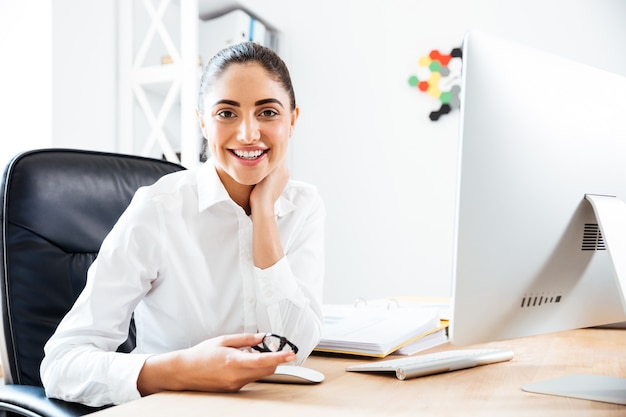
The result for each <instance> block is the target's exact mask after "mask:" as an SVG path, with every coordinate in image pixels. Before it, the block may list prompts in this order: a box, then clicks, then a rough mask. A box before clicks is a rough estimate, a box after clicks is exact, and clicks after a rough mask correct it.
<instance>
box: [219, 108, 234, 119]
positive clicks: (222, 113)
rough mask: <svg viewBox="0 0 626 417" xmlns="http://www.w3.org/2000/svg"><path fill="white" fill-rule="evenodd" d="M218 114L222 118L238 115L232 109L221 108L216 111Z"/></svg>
mask: <svg viewBox="0 0 626 417" xmlns="http://www.w3.org/2000/svg"><path fill="white" fill-rule="evenodd" d="M216 116H217V117H219V118H221V119H232V118H233V117H236V114H235V113H234V112H232V111H230V110H220V111H218V112H217V113H216Z"/></svg>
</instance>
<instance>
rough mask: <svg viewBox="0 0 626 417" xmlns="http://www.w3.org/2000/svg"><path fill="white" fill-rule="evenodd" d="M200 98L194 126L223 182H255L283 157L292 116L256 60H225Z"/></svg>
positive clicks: (279, 88) (285, 98)
mask: <svg viewBox="0 0 626 417" xmlns="http://www.w3.org/2000/svg"><path fill="white" fill-rule="evenodd" d="M204 100H205V101H204V108H205V111H204V114H201V115H199V118H200V126H201V128H202V132H203V134H204V136H205V138H206V139H207V141H208V148H209V151H210V152H211V155H212V156H213V158H214V159H215V162H216V167H217V171H218V174H219V175H220V178H221V179H222V182H224V185H225V186H226V187H227V189H228V187H229V185H230V184H231V180H234V181H235V182H237V183H239V184H241V185H247V186H252V185H255V184H258V183H259V182H261V181H262V180H263V179H264V178H265V177H266V176H267V175H268V174H269V173H270V172H272V171H273V170H274V169H275V168H276V167H277V166H278V164H279V163H280V162H281V161H282V160H283V159H284V158H285V157H286V153H287V144H288V142H289V138H290V137H291V134H292V133H293V129H294V126H295V122H296V119H297V118H298V109H295V110H291V109H290V106H289V103H290V101H289V95H288V93H287V91H286V90H285V89H284V88H283V87H282V86H281V85H280V84H279V83H278V82H276V81H274V80H273V79H272V78H271V77H270V76H269V74H268V72H267V71H266V70H265V69H264V68H263V67H262V66H260V65H259V64H256V63H249V64H231V65H230V66H229V67H228V69H227V70H226V71H225V72H224V73H223V74H222V75H221V77H220V78H218V79H217V80H216V81H215V83H214V85H213V86H212V87H211V88H210V90H209V91H208V92H207V94H206V95H205V97H204ZM224 174H226V177H225V175H224Z"/></svg>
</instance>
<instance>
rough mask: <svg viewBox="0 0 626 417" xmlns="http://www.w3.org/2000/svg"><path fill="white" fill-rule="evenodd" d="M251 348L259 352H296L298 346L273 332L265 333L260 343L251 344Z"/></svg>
mask: <svg viewBox="0 0 626 417" xmlns="http://www.w3.org/2000/svg"><path fill="white" fill-rule="evenodd" d="M252 349H254V350H258V351H259V352H280V351H285V352H293V353H298V346H296V345H294V344H293V343H291V342H290V341H289V340H287V338H286V337H284V336H279V335H277V334H274V333H266V334H265V336H263V340H262V341H261V343H259V344H258V345H256V346H252Z"/></svg>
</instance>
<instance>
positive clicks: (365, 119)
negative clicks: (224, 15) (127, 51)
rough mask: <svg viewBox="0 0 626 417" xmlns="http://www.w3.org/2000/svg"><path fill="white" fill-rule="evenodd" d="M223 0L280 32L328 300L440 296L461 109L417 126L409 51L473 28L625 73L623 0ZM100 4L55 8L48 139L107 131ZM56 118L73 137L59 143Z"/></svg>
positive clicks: (418, 97)
mask: <svg viewBox="0 0 626 417" xmlns="http://www.w3.org/2000/svg"><path fill="white" fill-rule="evenodd" d="M215 1H216V0H209V1H205V0H202V3H203V4H205V5H208V6H206V7H209V8H211V7H214V6H213V4H215ZM233 2H234V3H238V4H242V5H244V6H246V7H247V8H248V9H249V10H251V11H253V12H255V13H256V14H258V15H260V16H261V17H264V18H265V19H267V20H269V21H270V22H271V23H272V24H274V25H276V26H277V27H278V28H279V29H282V30H283V32H284V33H285V37H284V45H283V49H282V50H283V51H284V58H285V60H286V61H287V62H288V64H289V65H290V68H291V72H292V77H293V79H294V83H295V87H296V96H297V99H298V101H299V105H300V106H301V110H302V112H301V115H302V116H301V119H300V121H299V125H298V127H297V129H296V134H295V135H294V139H293V141H294V142H293V152H292V157H293V158H292V165H293V173H294V176H295V177H297V178H299V179H303V180H307V181H310V182H312V183H315V184H317V185H318V187H319V189H320V191H321V193H322V195H323V197H324V199H325V201H326V205H327V210H328V225H327V278H326V289H325V298H326V301H327V302H350V301H351V300H353V299H354V298H356V297H381V296H393V295H398V294H411V295H448V294H449V292H450V278H451V253H452V220H453V196H454V187H455V175H456V156H457V155H456V153H457V142H456V141H457V130H458V117H457V115H458V113H455V114H451V115H449V116H446V117H444V118H443V119H441V120H440V121H439V122H436V123H433V122H430V121H429V120H428V117H427V116H428V113H429V112H430V111H431V110H432V109H434V108H435V107H436V103H435V102H433V100H432V99H430V98H429V97H427V96H426V95H424V94H421V93H418V92H417V91H415V90H413V89H411V88H409V86H408V83H407V79H408V77H409V76H410V75H411V74H413V73H414V71H415V68H416V65H417V64H416V60H417V59H418V58H419V57H420V56H422V55H424V54H426V53H428V52H429V51H430V50H431V49H433V48H437V49H440V50H441V51H442V52H446V51H449V50H450V49H451V48H453V47H456V46H459V45H460V43H461V40H462V38H463V34H464V33H465V32H466V30H467V29H470V28H474V29H482V30H486V31H490V32H493V33H496V34H499V35H502V36H505V37H508V38H510V39H512V40H517V41H523V42H525V43H528V44H530V45H531V46H536V47H540V48H542V49H545V50H547V51H550V52H553V53H557V54H560V55H563V56H567V57H570V58H574V59H576V60H579V61H582V62H585V63H588V64H592V65H595V66H598V67H601V68H605V69H608V70H611V71H614V72H617V73H620V74H623V75H626V57H625V56H624V54H622V53H621V51H622V50H623V40H624V39H626V25H624V24H623V21H624V17H626V2H624V1H622V0H510V1H507V2H502V1H495V0H493V1H492V0H471V1H469V0H450V1H445V2H442V1H440V2H438V1H417V0H385V1H364V0H352V1H350V0H316V1H293V0H265V1H263V2H259V1H257V0H239V1H237V0H233V1H231V3H233ZM83 3H88V4H89V5H85V4H83ZM111 3H113V2H112V1H111V0H97V1H96V0H93V1H90V2H83V1H82V0H55V2H54V16H55V21H54V27H55V32H54V33H55V37H56V39H57V40H60V39H63V38H64V37H70V38H71V39H73V42H74V43H73V45H74V46H73V47H76V48H79V50H80V53H81V54H83V55H82V56H83V58H82V59H78V58H77V56H75V55H72V54H71V53H70V52H69V51H68V50H66V51H62V50H61V49H59V48H63V45H60V44H59V42H55V61H54V62H55V66H54V67H55V68H56V69H58V68H59V66H58V65H57V64H58V61H57V60H56V54H64V56H68V54H69V55H70V56H72V57H74V59H72V61H71V62H73V67H72V68H68V74H71V76H69V77H65V80H64V81H63V86H64V87H63V90H62V91H63V93H64V101H63V102H59V101H55V106H56V105H58V106H62V107H63V108H59V109H55V113H54V114H55V121H54V123H55V139H54V143H55V145H61V144H77V145H80V146H85V147H92V148H101V147H104V143H107V140H108V138H109V136H110V135H112V133H111V132H112V131H111V130H110V128H111V124H112V123H114V114H115V112H114V111H113V110H112V108H111V107H112V105H113V106H114V104H112V103H114V102H115V94H114V88H110V85H111V79H110V75H111V74H114V73H115V68H116V67H115V63H114V62H109V60H112V58H111V51H110V47H111V45H114V43H115V41H114V40H113V39H110V38H107V37H112V36H114V35H113V34H112V33H111V28H114V27H115V19H114V17H113V16H112V15H113V13H112V12H111V7H112V6H110V4H111ZM220 4H221V3H220ZM201 10H202V7H201ZM101 12H102V13H101ZM65 13H67V14H65ZM70 14H71V15H72V16H73V17H72V18H69V17H68V16H69V15H70ZM79 16H82V17H79ZM94 16H96V17H94ZM59 22H63V23H62V24H58V23H59ZM59 32H61V33H59ZM70 34H72V35H71V36H70ZM74 34H76V35H74ZM72 36H74V37H75V36H79V37H80V38H81V39H80V42H79V40H78V39H76V38H72ZM101 49H102V50H103V51H101ZM107 68H108V70H107ZM69 71H71V72H69ZM107 71H108V72H107ZM58 77H59V73H58V71H57V73H56V75H55V89H57V88H58V86H59V85H60V84H59V83H61V81H59V78H58ZM96 80H97V82H96V83H94V81H96ZM90 90H93V94H92V92H91V91H90ZM55 91H58V90H55ZM55 94H56V93H55ZM55 97H56V95H55ZM93 98H95V100H93ZM78 103H80V105H78ZM93 106H96V107H97V110H96V111H95V112H93V111H92V109H93ZM94 114H96V115H97V120H94V119H93V115H94ZM57 119H58V120H57ZM86 121H88V122H89V123H87V122H86ZM91 122H93V123H91ZM83 123H86V127H85V125H84V124H83ZM61 126H64V128H63V129H64V131H65V132H69V133H72V134H71V135H70V134H69V133H68V135H67V136H63V138H61V137H60V133H59V132H60V131H61ZM74 126H79V128H78V129H74ZM90 126H92V127H93V128H92V129H91V130H89V127H90ZM86 130H87V131H89V132H91V135H90V136H89V137H84V132H85V131H86ZM74 135H80V136H74ZM69 137H74V138H75V139H72V142H69V140H70V139H69ZM79 137H80V140H78V138H79ZM107 146H108V145H107Z"/></svg>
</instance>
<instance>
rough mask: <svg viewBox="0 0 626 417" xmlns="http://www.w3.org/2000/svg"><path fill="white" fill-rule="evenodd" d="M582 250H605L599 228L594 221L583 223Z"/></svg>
mask: <svg viewBox="0 0 626 417" xmlns="http://www.w3.org/2000/svg"><path fill="white" fill-rule="evenodd" d="M581 249H582V250H606V246H605V244H604V238H603V237H602V232H601V231H600V228H599V227H598V225H597V224H595V223H585V230H584V231H583V244H582V247H581Z"/></svg>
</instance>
